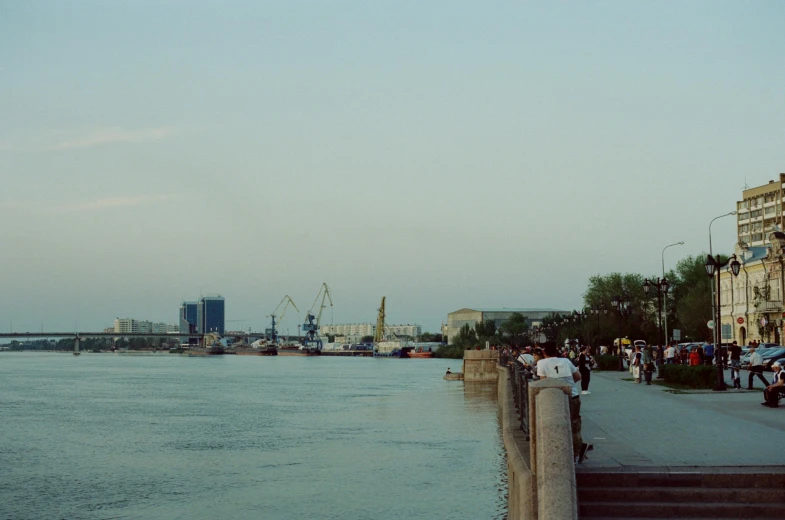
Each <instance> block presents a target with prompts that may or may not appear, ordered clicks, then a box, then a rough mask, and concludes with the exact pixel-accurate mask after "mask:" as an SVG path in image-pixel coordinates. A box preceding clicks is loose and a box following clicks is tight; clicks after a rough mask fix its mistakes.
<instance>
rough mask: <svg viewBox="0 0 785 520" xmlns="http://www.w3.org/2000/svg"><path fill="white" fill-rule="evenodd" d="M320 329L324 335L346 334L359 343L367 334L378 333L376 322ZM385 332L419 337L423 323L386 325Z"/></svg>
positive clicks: (323, 326)
mask: <svg viewBox="0 0 785 520" xmlns="http://www.w3.org/2000/svg"><path fill="white" fill-rule="evenodd" d="M319 331H320V332H321V334H322V335H323V336H326V335H328V334H330V335H334V336H345V337H346V341H348V342H351V343H357V342H359V341H360V339H362V338H363V337H365V336H373V335H374V334H375V333H376V324H375V323H347V324H340V325H322V326H321V327H319ZM385 334H388V335H393V334H394V335H396V336H407V337H410V338H417V337H418V336H420V335H422V326H421V325H416V324H415V325H412V324H406V325H386V326H385Z"/></svg>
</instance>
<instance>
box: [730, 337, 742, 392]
mask: <svg viewBox="0 0 785 520" xmlns="http://www.w3.org/2000/svg"><path fill="white" fill-rule="evenodd" d="M728 354H729V355H730V378H731V379H732V380H733V388H738V389H739V390H741V347H740V346H739V344H738V343H736V342H735V341H734V342H733V343H731V346H730V349H729V352H728Z"/></svg>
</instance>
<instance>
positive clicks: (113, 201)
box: [57, 194, 173, 213]
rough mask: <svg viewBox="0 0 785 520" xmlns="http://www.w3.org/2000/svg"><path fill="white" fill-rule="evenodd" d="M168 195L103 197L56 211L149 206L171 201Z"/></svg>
mask: <svg viewBox="0 0 785 520" xmlns="http://www.w3.org/2000/svg"><path fill="white" fill-rule="evenodd" d="M172 198H173V197H172V196H170V195H161V194H155V195H139V196H135V197H104V198H100V199H95V200H88V201H84V202H77V203H75V204H66V205H63V206H59V207H58V208H57V209H58V211H59V212H63V213H75V212H81V211H102V210H107V209H115V208H132V207H137V206H150V205H152V204H159V203H162V202H166V201H169V200H171V199H172Z"/></svg>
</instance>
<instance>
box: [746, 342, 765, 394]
mask: <svg viewBox="0 0 785 520" xmlns="http://www.w3.org/2000/svg"><path fill="white" fill-rule="evenodd" d="M755 376H758V377H759V378H760V380H761V381H763V386H764V387H767V386H769V382H768V381H766V378H765V377H763V357H761V355H760V354H758V352H757V351H756V350H755V347H751V348H750V377H749V379H748V380H747V390H752V379H753V378H754V377H755Z"/></svg>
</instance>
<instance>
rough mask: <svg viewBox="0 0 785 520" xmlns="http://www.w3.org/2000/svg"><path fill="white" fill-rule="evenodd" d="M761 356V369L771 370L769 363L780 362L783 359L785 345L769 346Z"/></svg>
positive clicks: (784, 358)
mask: <svg viewBox="0 0 785 520" xmlns="http://www.w3.org/2000/svg"><path fill="white" fill-rule="evenodd" d="M761 357H762V358H763V370H771V365H772V363H774V362H775V361H779V362H780V364H782V363H783V360H785V347H771V348H768V349H766V351H765V353H762V354H761Z"/></svg>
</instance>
